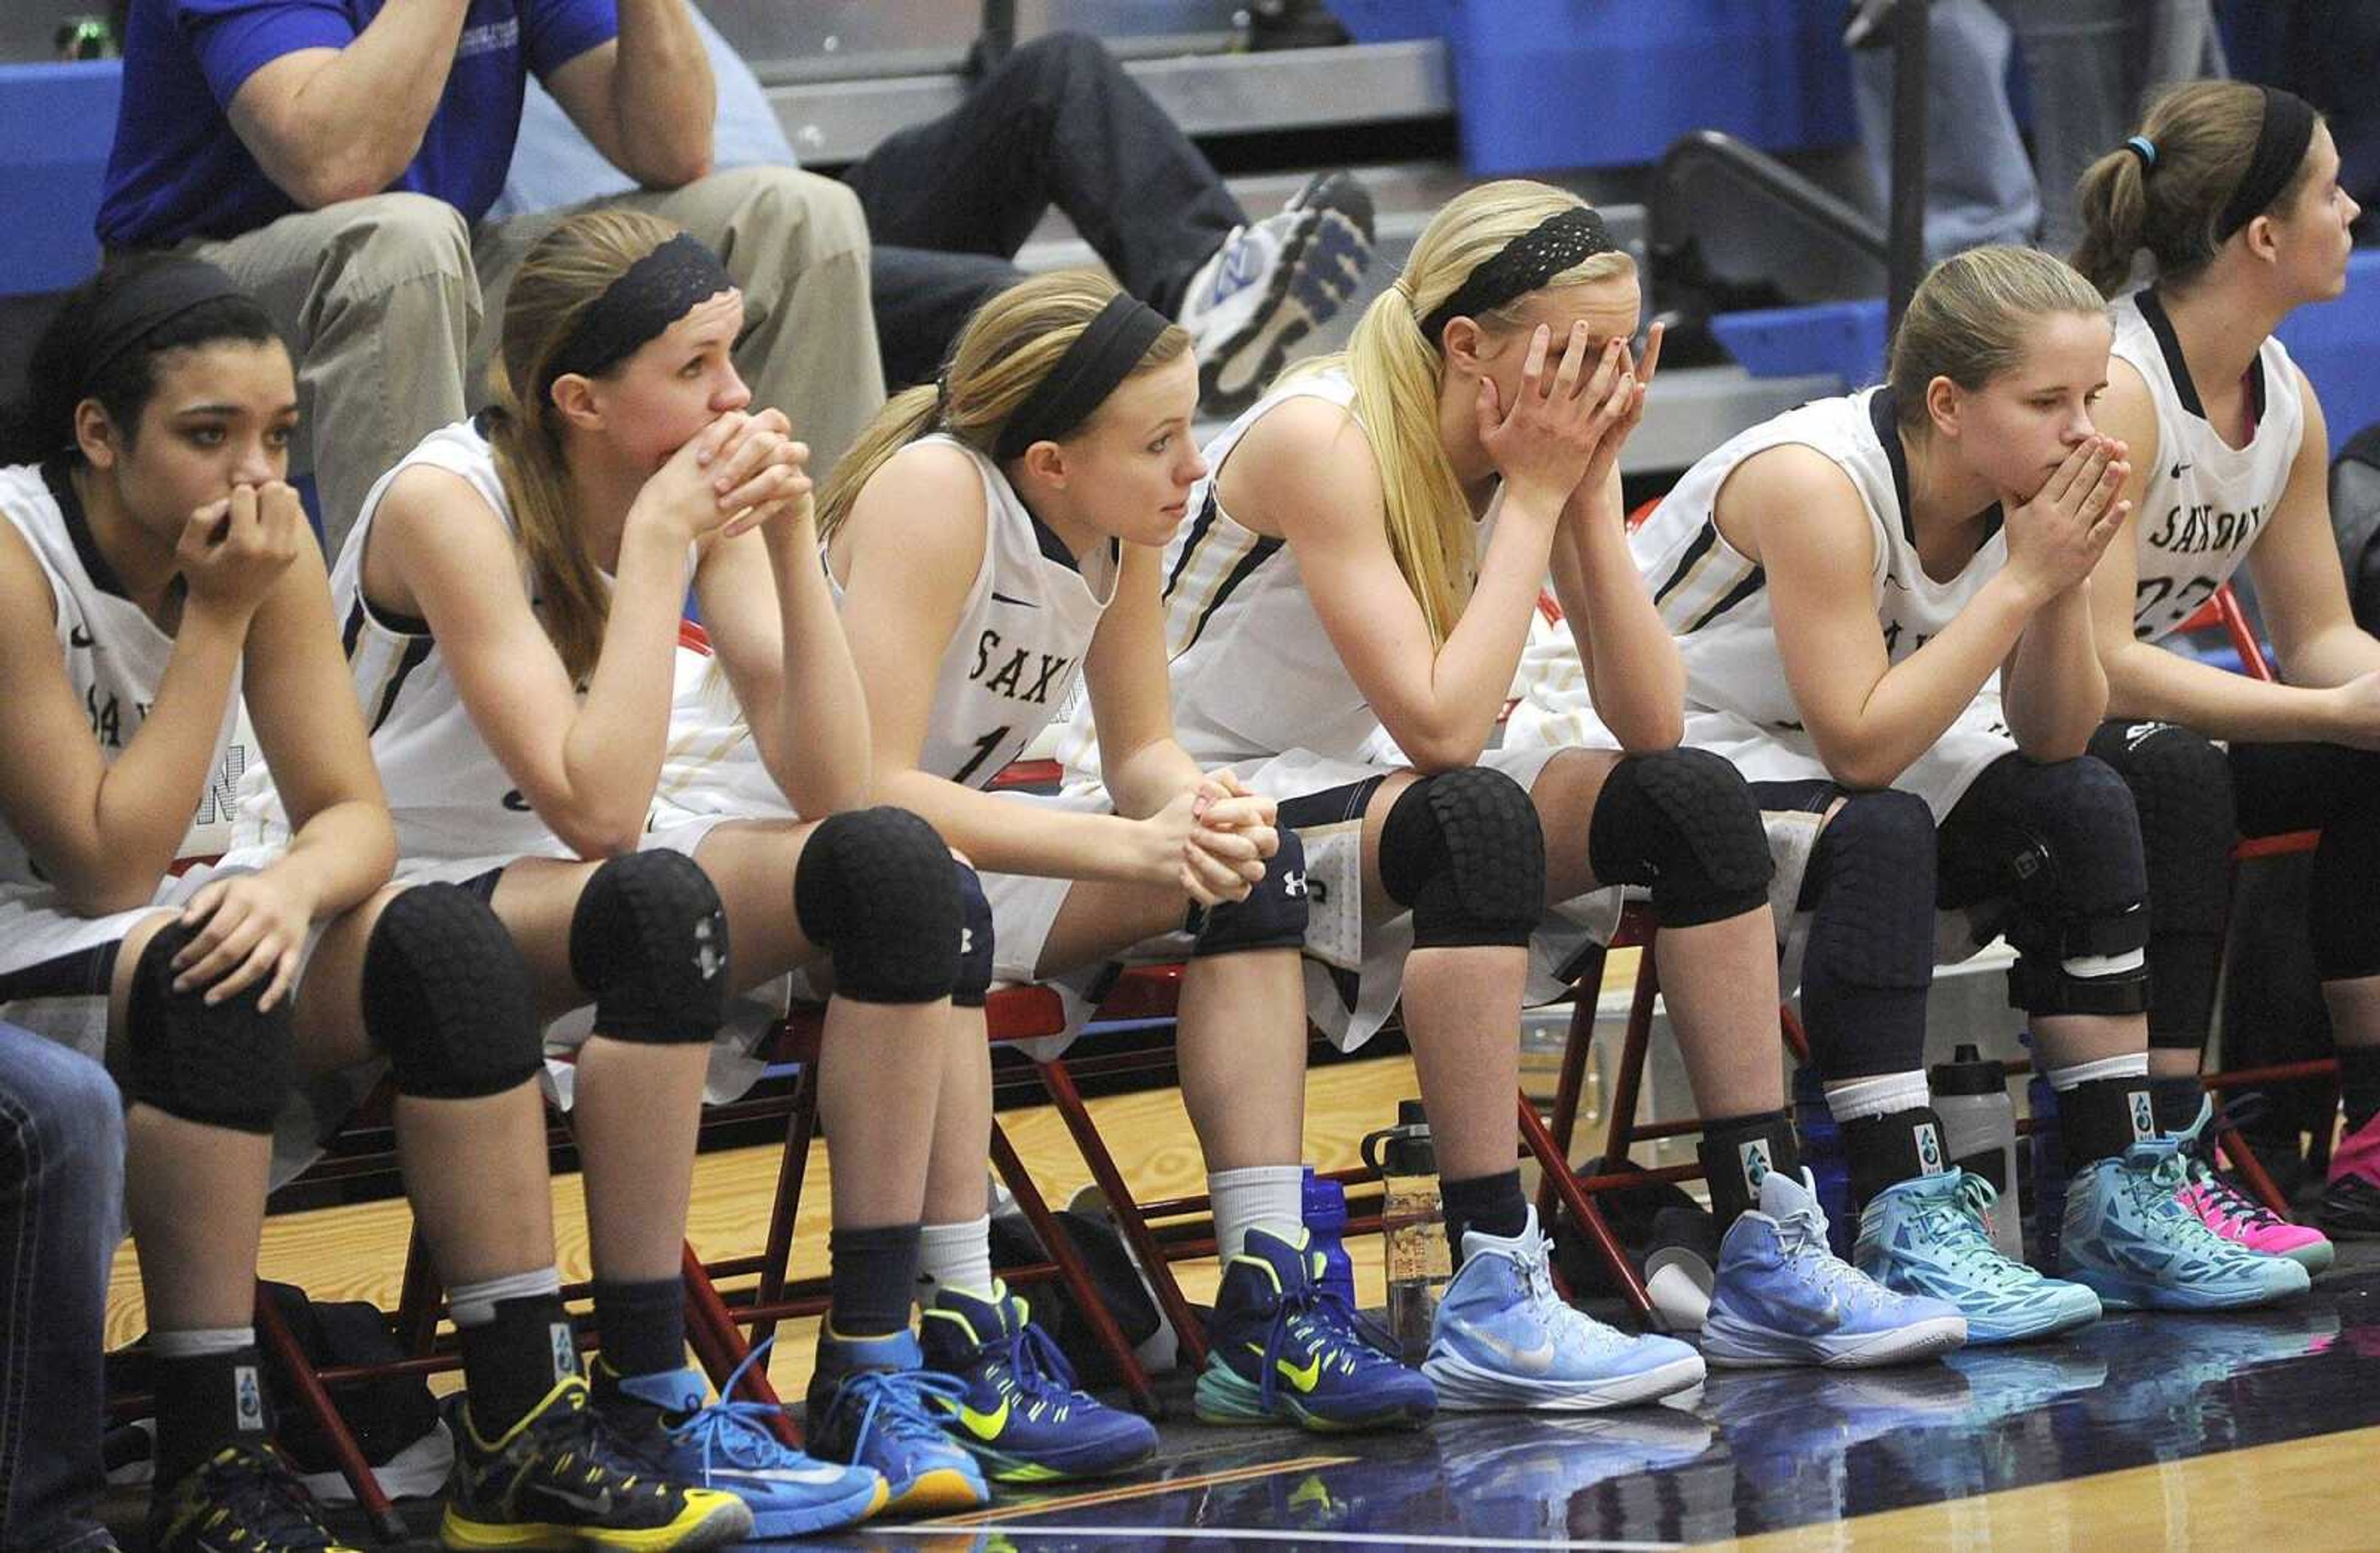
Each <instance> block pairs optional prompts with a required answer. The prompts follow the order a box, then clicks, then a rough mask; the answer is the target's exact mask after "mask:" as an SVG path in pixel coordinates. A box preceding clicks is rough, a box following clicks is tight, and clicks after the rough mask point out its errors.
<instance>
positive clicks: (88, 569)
mask: <svg viewBox="0 0 2380 1553" xmlns="http://www.w3.org/2000/svg"><path fill="white" fill-rule="evenodd" d="M42 484H44V485H46V486H48V487H49V488H50V496H51V499H52V500H54V501H55V502H56V503H57V504H58V516H60V517H62V518H64V519H65V520H66V526H67V538H68V539H71V540H74V547H75V558H76V559H77V560H79V561H80V562H81V563H82V569H83V572H84V574H85V575H86V576H89V577H90V578H91V585H92V586H93V587H95V588H98V589H99V590H100V591H101V592H103V593H113V594H115V596H116V597H117V598H119V599H121V600H123V601H125V602H127V603H129V602H131V601H132V595H131V594H129V593H128V592H126V591H125V588H124V583H123V581H122V579H120V578H119V577H117V576H116V575H115V567H113V566H111V565H109V564H107V557H106V556H105V555H103V554H102V553H101V552H100V549H99V539H98V536H96V535H94V534H93V533H92V532H91V517H90V515H89V514H87V513H85V512H84V511H83V510H82V496H81V493H80V492H79V491H76V490H75V484H74V474H73V471H72V468H71V467H70V466H69V465H68V464H67V457H66V455H64V454H59V455H56V456H55V457H52V458H49V459H45V460H43V462H42Z"/></svg>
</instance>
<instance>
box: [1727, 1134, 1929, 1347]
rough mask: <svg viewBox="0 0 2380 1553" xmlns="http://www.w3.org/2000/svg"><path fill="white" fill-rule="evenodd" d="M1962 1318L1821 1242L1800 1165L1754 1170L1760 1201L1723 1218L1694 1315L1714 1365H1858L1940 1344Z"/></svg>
mask: <svg viewBox="0 0 2380 1553" xmlns="http://www.w3.org/2000/svg"><path fill="white" fill-rule="evenodd" d="M1965 1341H1967V1318H1966V1317H1965V1316H1961V1315H1960V1314H1959V1309H1958V1307H1957V1306H1956V1305H1953V1304H1949V1303H1947V1302H1945V1301H1942V1300H1936V1299H1926V1298H1923V1297H1921V1296H1917V1295H1911V1294H1900V1293H1895V1292H1893V1291H1891V1290H1889V1289H1887V1288H1884V1287H1883V1286H1881V1285H1880V1284H1878V1283H1876V1281H1875V1280H1872V1279H1870V1278H1868V1277H1866V1276H1865V1275H1864V1274H1863V1273H1861V1272H1860V1271H1859V1270H1858V1269H1857V1268H1853V1267H1852V1265H1851V1264H1850V1263H1848V1262H1846V1261H1844V1260H1842V1259H1841V1258H1840V1257H1839V1256H1836V1255H1835V1254H1834V1253H1833V1252H1832V1251H1829V1250H1828V1249H1827V1215H1826V1212H1825V1210H1823V1209H1822V1208H1820V1207H1818V1189H1817V1183H1816V1182H1815V1181H1813V1180H1812V1179H1811V1177H1810V1172H1809V1171H1807V1170H1804V1171H1802V1172H1801V1176H1800V1178H1799V1179H1798V1180H1797V1179H1795V1178H1793V1177H1791V1176H1788V1175H1787V1174H1786V1173H1785V1172H1784V1171H1769V1172H1768V1173H1767V1175H1764V1176H1762V1177H1761V1178H1760V1207H1758V1208H1756V1209H1755V1210H1753V1211H1752V1212H1749V1213H1746V1214H1745V1215H1744V1216H1743V1218H1741V1219H1737V1220H1736V1221H1735V1222H1734V1223H1733V1224H1730V1225H1729V1226H1728V1231H1727V1235H1726V1237H1725V1238H1724V1239H1722V1240H1721V1241H1720V1242H1719V1247H1718V1280H1717V1282H1716V1283H1715V1285H1714V1286H1713V1288H1712V1290H1711V1305H1710V1316H1709V1318H1708V1319H1706V1321H1705V1322H1704V1323H1703V1357H1704V1358H1705V1359H1706V1360H1707V1361H1709V1362H1710V1363H1711V1364H1713V1365H1727V1366H1733V1367H1744V1368H1751V1367H1758V1366H1761V1365H1825V1366H1826V1367H1828V1368H1829V1369H1864V1368H1866V1367H1868V1366H1871V1365H1903V1364H1908V1363H1910V1362H1911V1361H1913V1360H1917V1359H1930V1358H1932V1357H1934V1356H1935V1355H1936V1354H1937V1353H1949V1351H1950V1350H1952V1349H1954V1348H1956V1347H1958V1346H1959V1345H1960V1344H1961V1343H1963V1342H1965Z"/></svg>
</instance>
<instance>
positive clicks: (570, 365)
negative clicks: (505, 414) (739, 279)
mask: <svg viewBox="0 0 2380 1553" xmlns="http://www.w3.org/2000/svg"><path fill="white" fill-rule="evenodd" d="M733 290H735V281H734V279H732V278H731V277H730V276H729V275H728V273H727V271H726V270H725V269H724V268H723V267H722V265H721V264H720V262H719V257H718V255H716V254H714V253H712V252H711V251H710V249H707V248H705V247H703V246H702V245H701V244H700V243H698V242H696V241H695V240H694V239H693V238H692V237H687V236H686V234H685V233H683V232H681V233H679V234H678V235H677V236H676V237H672V238H671V239H670V240H669V241H668V242H665V243H663V244H662V246H661V247H659V248H657V249H653V251H652V252H650V253H649V254H647V255H645V256H644V257H643V258H642V259H639V260H637V261H636V262H635V263H634V264H631V265H629V266H628V267H627V269H626V270H625V271H623V272H622V273H621V274H620V278H619V279H617V280H615V281H613V283H612V284H611V285H607V286H605V287H604V288H603V295H601V297H596V298H595V303H594V305H593V306H592V307H590V308H589V309H587V310H586V311H585V312H583V313H581V314H579V315H578V325H577V328H575V329H573V330H571V332H570V337H569V338H568V339H566V340H565V341H564V342H563V343H562V348H561V349H560V350H557V351H555V352H554V353H553V360H552V361H550V362H548V363H547V364H546V369H545V381H544V382H541V383H540V384H538V397H539V399H540V400H542V399H543V398H544V397H545V396H546V394H550V393H552V392H553V385H554V382H555V381H556V380H557V379H559V378H561V377H562V376H563V375H564V374H565V373H567V372H576V373H577V374H578V375H579V376H580V377H589V378H591V377H593V376H595V375H596V374H597V373H599V372H601V371H602V370H605V369H606V368H609V367H613V366H617V365H618V364H619V363H620V362H622V361H624V360H625V359H627V358H629V357H630V356H632V355H634V354H635V353H636V350H637V347H638V346H641V345H643V344H644V343H645V342H646V341H647V340H650V339H652V338H654V337H655V336H657V335H659V334H661V332H662V330H664V329H667V328H668V327H669V326H670V325H671V324H673V323H675V322H677V321H678V320H679V319H682V318H684V317H685V316H686V313H687V312H688V311H690V310H691V309H693V308H694V306H695V304H697V303H698V302H707V301H709V300H710V298H711V297H716V296H718V295H719V294H720V293H721V292H722V291H733Z"/></svg>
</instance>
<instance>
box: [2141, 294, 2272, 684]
mask: <svg viewBox="0 0 2380 1553" xmlns="http://www.w3.org/2000/svg"><path fill="white" fill-rule="evenodd" d="M2111 316H2112V317H2113V318H2114V320H2115V324H2116V346H2115V354H2116V355H2117V357H2119V358H2121V359H2122V360H2125V361H2128V362H2130V363H2131V365H2132V367H2133V369H2134V370H2137V371H2138V372H2139V373H2140V374H2141V378H2142V381H2143V382H2145V383H2147V384H2148V391H2149V402H2150V403H2151V404H2153V405H2154V406H2155V407H2156V420H2157V461H2156V466H2155V467H2154V468H2152V469H2150V470H2149V472H2148V478H2147V480H2146V482H2145V483H2144V484H2143V487H2142V490H2141V505H2140V511H2139V512H2138V513H2137V514H2135V515H2134V516H2133V518H2132V527H2133V530H2134V532H2135V534H2136V535H2137V536H2138V538H2137V541H2136V543H2135V545H2134V549H2133V555H2134V560H2135V564H2136V566H2137V570H2138V576H2137V580H2136V581H2135V582H2134V583H2133V586H2132V635H2133V636H2134V637H2138V638H2140V639H2141V640H2143V641H2150V642H2153V641H2156V640H2158V639H2160V638H2162V637H2167V636H2169V635H2171V634H2172V632H2173V631H2174V630H2175V629H2176V628H2177V627H2179V626H2180V625H2181V623H2182V622H2183V621H2185V620H2187V619H2189V618H2190V617H2191V616H2192V614H2193V613H2197V610H2198V608H2199V606H2200V605H2202V604H2204V603H2205V602H2206V601H2207V600H2208V599H2209V598H2211V597H2213V596H2214V593H2215V590H2216V588H2220V587H2222V586H2223V584H2224V583H2225V582H2227V581H2228V580H2229V579H2230V576H2231V574H2232V573H2233V572H2236V571H2238V570H2239V569H2240V563H2241V562H2243V561H2245V560H2246V559H2247V558H2248V551H2249V547H2250V546H2252V545H2253V544H2254V543H2255V542H2256V537H2257V536H2258V535H2259V534H2262V533H2263V532H2264V531H2265V525H2266V524H2268V523H2270V522H2271V521H2272V518H2273V510H2274V508H2275V507H2276V506H2277V504H2279V502H2280V499H2281V492H2282V491H2285V490H2287V489H2288V488H2289V470H2290V469H2291V467H2294V466H2295V464H2296V462H2297V456H2298V450H2299V448H2300V446H2301V444H2302V443H2303V442H2304V440H2305V395H2304V394H2302V393H2301V391H2300V386H2299V382H2298V372H2297V368H2296V367H2295V366H2293V365H2292V364H2291V363H2290V361H2289V351H2288V349H2287V347H2285V346H2283V345H2282V344H2281V342H2280V341H2279V340H2277V339H2274V338H2271V337H2267V338H2266V339H2265V343H2264V344H2263V345H2261V346H2257V347H2256V357H2255V359H2254V361H2253V363H2252V364H2251V365H2250V367H2249V369H2248V370H2249V382H2248V397H2249V403H2250V404H2251V405H2252V406H2253V407H2254V409H2255V415H2256V420H2255V426H2254V428H2253V431H2251V433H2250V435H2249V438H2248V442H2247V445H2245V446H2244V447H2233V446H2232V445H2231V444H2230V443H2228V442H2226V441H2224V440H2223V437H2222V434H2221V433H2220V432H2218V431H2216V429H2215V427H2214V425H2213V424H2212V423H2210V422H2209V421H2208V420H2207V419H2206V413H2205V407H2204V402H2203V401H2202V400H2201V399H2200V398H2199V396H2198V388H2197V385H2196V384H2195V383H2193V382H2192V381H2191V377H2190V366H2189V363H2188V362H2187V361H2186V360H2184V359H2183V358H2182V353H2181V342H2180V339H2179V338H2178V337H2177V336H2176V335H2175V334H2174V331H2173V323H2172V321H2171V320H2170V319H2168V317H2167V315H2166V310H2165V308H2164V305H2163V304H2162V303H2161V302H2160V301H2159V300H2158V298H2157V295H2156V291H2155V288H2154V287H2151V288H2149V289H2146V290H2143V291H2137V292H2134V293H2133V294H2132V295H2131V296H2130V297H2124V298H2123V299H2122V300H2120V301H2119V302H2118V303H2116V305H2115V307H2114V308H2113V309H2111Z"/></svg>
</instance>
